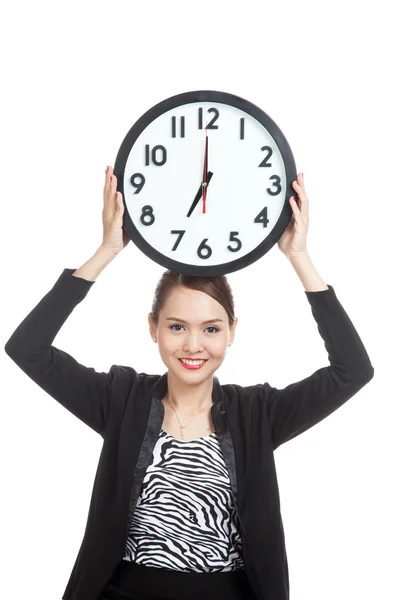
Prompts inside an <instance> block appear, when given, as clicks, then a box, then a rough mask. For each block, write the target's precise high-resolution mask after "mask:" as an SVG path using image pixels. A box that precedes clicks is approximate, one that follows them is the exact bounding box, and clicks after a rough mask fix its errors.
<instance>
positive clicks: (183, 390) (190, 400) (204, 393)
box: [165, 371, 213, 414]
mask: <svg viewBox="0 0 400 600" xmlns="http://www.w3.org/2000/svg"><path fill="white" fill-rule="evenodd" d="M167 381H168V383H167V385H168V390H167V392H166V394H165V396H166V399H167V402H168V404H169V406H173V407H174V409H175V410H176V411H178V412H180V413H181V414H185V413H186V414H192V413H194V412H196V411H199V410H201V409H202V408H205V407H206V406H207V404H210V403H211V402H212V390H213V378H212V377H210V378H209V379H207V380H206V381H203V382H201V383H199V384H197V385H196V384H193V385H188V384H186V383H185V382H183V381H181V380H179V379H177V378H176V377H174V375H173V374H171V372H170V371H168V377H167Z"/></svg>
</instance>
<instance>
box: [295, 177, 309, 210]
mask: <svg viewBox="0 0 400 600" xmlns="http://www.w3.org/2000/svg"><path fill="white" fill-rule="evenodd" d="M297 179H298V181H293V184H292V186H293V189H294V190H295V191H296V192H297V194H298V196H299V199H300V211H301V214H302V216H303V217H304V219H306V220H308V211H309V200H308V197H307V194H306V191H305V187H304V177H303V174H302V173H300V174H299V176H298V178H297ZM299 181H301V183H299Z"/></svg>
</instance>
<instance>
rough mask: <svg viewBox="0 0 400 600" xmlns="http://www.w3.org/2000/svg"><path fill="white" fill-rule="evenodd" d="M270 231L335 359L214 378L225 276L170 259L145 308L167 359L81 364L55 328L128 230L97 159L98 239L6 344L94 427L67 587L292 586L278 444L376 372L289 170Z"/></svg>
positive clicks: (153, 593)
mask: <svg viewBox="0 0 400 600" xmlns="http://www.w3.org/2000/svg"><path fill="white" fill-rule="evenodd" d="M292 185H293V188H294V190H295V191H296V192H297V194H298V196H299V205H297V203H296V202H295V200H294V198H293V197H292V198H291V200H290V202H291V206H292V210H293V216H292V220H291V222H290V224H289V226H288V227H287V229H286V231H285V232H284V234H283V235H282V237H281V238H280V240H279V242H278V246H279V249H280V250H281V251H282V252H283V253H284V255H285V256H286V257H287V258H288V260H289V261H290V263H291V265H292V266H293V268H294V270H295V272H296V274H297V275H298V277H299V278H300V280H301V282H302V284H303V286H304V289H305V295H306V298H307V300H308V302H309V303H310V306H311V310H312V314H313V317H314V319H315V321H316V323H317V325H318V331H319V332H320V334H321V337H322V338H323V340H324V343H325V347H326V349H327V352H328V357H329V361H330V366H328V367H324V368H321V369H318V370H317V371H316V372H315V373H313V374H311V375H310V376H309V377H307V378H305V379H303V380H302V381H298V382H296V383H293V384H290V385H288V386H287V387H285V388H284V389H277V388H275V387H272V386H270V385H269V383H267V382H265V383H263V384H257V385H253V386H247V387H242V386H240V384H224V385H221V384H220V383H219V381H218V379H217V378H216V377H215V376H214V373H215V372H216V371H217V369H218V368H219V366H220V365H221V364H222V362H223V360H224V358H225V355H226V352H227V348H228V346H230V345H231V344H232V342H233V340H234V337H235V329H236V325H237V317H235V313H234V302H233V298H232V293H231V289H230V286H229V284H228V281H227V279H226V277H225V276H220V277H203V278H198V277H189V276H183V275H180V274H178V273H173V272H171V271H166V272H165V273H164V274H163V276H162V277H161V280H160V281H159V283H158V286H157V289H156V293H155V297H154V301H153V305H152V310H151V312H150V314H149V315H148V323H149V330H150V335H151V337H152V338H153V340H154V342H155V343H157V344H158V348H159V351H160V355H161V358H162V360H163V362H164V364H165V366H166V367H167V372H166V373H164V374H163V375H161V376H160V375H149V374H146V373H138V372H137V371H135V369H133V368H132V367H126V366H121V365H113V366H112V367H111V369H110V371H109V372H108V373H104V372H101V373H100V372H97V371H95V370H94V369H93V368H88V367H85V366H84V365H81V364H79V363H78V362H77V361H76V360H75V359H74V358H73V357H72V356H70V355H69V354H68V353H66V352H64V351H62V350H60V349H58V348H56V347H55V346H54V345H52V342H53V340H54V338H55V336H56V335H57V333H58V331H59V330H60V328H61V326H62V325H63V323H64V322H65V321H66V319H67V318H68V316H69V315H70V314H71V312H72V311H73V310H74V308H75V307H76V305H77V304H78V303H79V302H81V301H82V300H83V299H84V298H85V296H86V295H87V293H88V291H89V289H90V288H91V287H92V286H93V284H94V282H95V280H96V278H97V277H98V275H99V274H100V273H101V271H102V270H103V269H104V268H105V266H106V265H108V264H109V263H110V262H111V261H112V260H113V259H114V258H115V257H116V256H117V255H118V254H119V253H120V252H121V250H122V249H123V248H125V247H126V245H127V244H128V242H129V239H128V238H127V236H126V234H125V232H124V231H123V230H122V216H123V211H124V206H123V202H122V197H121V194H120V193H117V192H116V187H117V181H116V178H115V176H114V175H113V173H112V169H111V168H110V167H108V169H107V171H106V181H105V186H104V207H103V228H104V232H103V241H102V244H101V245H100V247H99V249H98V250H97V251H96V253H95V254H94V255H93V257H92V258H91V259H90V260H88V261H87V262H86V263H85V264H84V265H83V266H82V267H80V268H79V269H77V270H76V269H64V271H63V272H62V274H61V275H60V277H59V279H58V280H57V282H56V283H55V285H54V286H53V288H52V289H51V290H50V291H49V292H48V293H47V294H46V295H45V296H44V298H43V299H42V300H41V301H40V302H39V303H38V305H37V306H36V307H35V308H34V309H33V310H32V311H31V313H29V314H28V316H27V317H26V318H25V319H24V320H23V321H22V323H21V324H20V325H19V326H18V328H17V329H16V330H15V332H14V333H13V334H12V336H11V338H10V339H9V340H8V342H7V343H6V345H5V350H6V352H7V354H8V355H9V356H10V357H11V358H12V359H13V360H14V361H15V362H16V363H17V365H19V367H20V368H21V369H22V370H23V371H24V372H25V373H26V374H27V375H28V376H29V377H30V378H31V379H32V380H34V381H35V382H36V383H37V384H38V385H40V386H41V387H42V388H43V389H44V390H45V391H46V392H48V393H49V394H50V395H51V396H52V397H53V398H55V399H56V400H57V401H58V402H60V403H61V404H62V405H63V406H64V407H65V408H67V409H68V410H69V411H71V412H72V413H73V414H74V415H76V416H77V417H78V418H79V419H81V420H82V421H83V422H85V423H86V424H87V425H88V426H89V427H91V428H92V429H94V430H95V431H97V432H98V433H99V434H100V435H101V436H102V437H103V439H104V443H103V448H102V451H101V456H100V460H99V466H98V469H97V472H96V478H95V482H94V486H93V493H92V498H91V503H90V509H89V514H88V520H87V526H86V530H85V535H84V538H83V541H82V545H81V548H80V550H79V554H78V556H77V558H76V561H75V565H74V567H73V570H72V573H71V576H70V579H69V581H68V585H67V588H66V590H65V592H64V595H63V596H62V597H63V599H64V600H122V599H125V600H140V599H142V600H143V599H145V598H146V599H147V600H150V599H153V600H156V599H163V600H167V599H169V600H187V599H189V598H190V600H197V599H200V598H201V599H202V600H203V599H204V598H207V599H211V598H218V600H228V599H229V600H288V598H289V574H288V565H287V558H286V549H285V538H284V531H283V524H282V519H281V513H280V502H279V490H278V482H277V478H276V472H275V464H274V456H273V452H274V450H276V448H278V447H279V446H280V445H281V444H283V443H285V442H287V441H288V440H290V439H292V438H294V437H295V436H297V435H299V434H300V433H302V432H304V431H306V430H307V429H309V428H310V427H312V426H313V425H315V424H316V423H318V422H320V421H321V420H322V419H324V418H325V417H327V416H328V415H329V414H331V413H332V412H333V411H335V410H336V409H337V408H339V407H340V406H341V405H342V404H344V403H345V402H346V401H347V400H348V399H349V398H351V397H352V396H354V394H355V393H356V392H357V391H359V390H360V389H361V388H362V387H363V386H364V385H365V384H366V383H368V381H370V380H371V379H372V377H373V375H374V369H373V367H372V365H371V362H370V360H369V357H368V354H367V352H366V350H365V348H364V345H363V343H362V341H361V339H360V337H359V335H358V333H357V331H356V330H355V328H354V326H353V324H352V322H351V321H350V319H349V317H348V315H347V313H346V312H345V310H344V309H343V307H342V305H341V304H340V302H339V300H338V299H337V297H336V294H335V291H334V289H333V288H332V286H330V285H327V284H326V283H325V282H324V281H323V280H322V279H321V277H320V276H319V274H318V273H317V272H316V270H315V268H314V266H313V263H312V261H311V258H310V256H309V254H308V252H307V248H306V237H307V231H308V224H309V218H308V198H307V195H306V192H305V187H304V179H303V176H302V175H301V174H300V175H299V176H298V179H297V181H295V182H293V184H292Z"/></svg>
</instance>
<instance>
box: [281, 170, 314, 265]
mask: <svg viewBox="0 0 400 600" xmlns="http://www.w3.org/2000/svg"><path fill="white" fill-rule="evenodd" d="M292 186H293V189H294V190H295V192H296V193H297V195H298V197H299V205H298V204H297V202H296V200H295V198H294V196H292V197H291V198H290V206H291V207H292V211H293V214H292V218H291V221H290V223H289V225H288V226H287V227H286V229H285V231H284V232H283V234H282V235H281V237H280V238H279V241H278V248H279V250H281V251H282V252H283V253H284V254H285V255H286V256H287V257H288V258H289V259H290V258H296V256H298V255H301V254H302V253H303V252H307V248H306V237H307V231H308V222H309V220H308V198H307V195H306V191H305V187H304V176H303V173H299V174H298V176H297V181H294V182H293V183H292Z"/></svg>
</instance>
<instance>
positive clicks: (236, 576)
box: [99, 560, 257, 600]
mask: <svg viewBox="0 0 400 600" xmlns="http://www.w3.org/2000/svg"><path fill="white" fill-rule="evenodd" d="M205 599H207V600H217V599H218V600H257V599H256V596H255V594H254V592H253V590H252V588H251V586H250V584H249V582H248V580H247V577H246V574H245V572H244V570H236V571H226V572H217V573H195V572H193V573H189V572H185V571H173V570H171V569H162V568H158V567H147V566H144V565H139V564H136V563H134V562H130V561H126V560H121V563H120V565H119V567H118V569H117V570H116V572H115V573H114V575H113V577H112V578H111V579H110V581H109V582H108V584H107V586H106V587H105V588H104V590H103V592H102V595H101V597H100V598H99V600H205Z"/></svg>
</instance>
